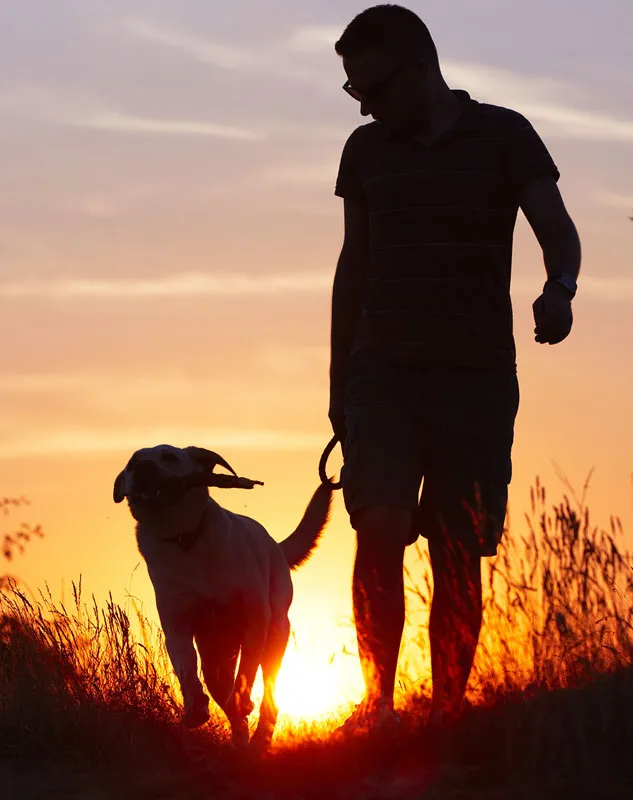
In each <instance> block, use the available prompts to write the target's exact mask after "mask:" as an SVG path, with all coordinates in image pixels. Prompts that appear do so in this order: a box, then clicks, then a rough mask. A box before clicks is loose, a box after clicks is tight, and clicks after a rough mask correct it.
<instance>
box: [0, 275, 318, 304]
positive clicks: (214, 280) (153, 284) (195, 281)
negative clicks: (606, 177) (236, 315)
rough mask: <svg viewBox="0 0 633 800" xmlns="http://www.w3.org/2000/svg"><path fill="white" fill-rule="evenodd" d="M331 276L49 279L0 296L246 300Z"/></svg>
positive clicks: (1, 286) (10, 286)
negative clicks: (212, 297) (243, 298)
mask: <svg viewBox="0 0 633 800" xmlns="http://www.w3.org/2000/svg"><path fill="white" fill-rule="evenodd" d="M331 285H332V275H331V274H330V273H326V272H305V273H294V274H293V273H288V274H277V275H239V274H233V273H230V274H218V275H210V274H208V275H205V274H202V273H183V274H182V275H167V276H165V277H162V278H154V279H147V278H138V279H133V278H131V279H128V280H123V279H121V280H119V279H114V280H101V279H94V280H86V279H79V278H66V279H64V278H59V279H53V280H38V281H35V280H30V281H12V282H5V283H0V297H36V298H37V297H49V298H60V299H65V298H68V299H72V298H86V297H94V298H100V299H130V300H134V299H138V298H160V297H166V298H172V297H199V296H201V295H217V296H224V297H226V296H230V297H249V296H260V295H285V294H314V293H315V292H316V293H318V292H323V291H326V290H328V289H330V288H331Z"/></svg>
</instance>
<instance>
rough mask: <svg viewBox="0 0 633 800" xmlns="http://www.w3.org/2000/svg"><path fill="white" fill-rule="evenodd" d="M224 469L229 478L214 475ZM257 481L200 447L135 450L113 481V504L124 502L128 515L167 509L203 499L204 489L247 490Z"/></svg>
mask: <svg viewBox="0 0 633 800" xmlns="http://www.w3.org/2000/svg"><path fill="white" fill-rule="evenodd" d="M218 466H219V467H224V469H226V470H227V471H228V472H229V473H230V474H229V475H227V474H224V473H216V472H214V469H215V467H218ZM256 483H259V481H251V480H249V479H248V478H240V477H238V476H237V474H236V472H235V470H234V469H233V467H231V465H230V464H228V463H227V462H226V461H225V460H224V459H223V458H222V456H220V455H218V454H217V453H214V452H213V451H211V450H206V449H205V448H203V447H193V446H192V447H184V448H180V447H173V446H172V445H169V444H159V445H157V446H156V447H144V448H142V449H141V450H137V451H136V452H135V453H134V455H133V456H132V457H131V458H130V460H129V461H128V463H127V464H126V466H125V469H123V470H122V471H121V472H120V473H119V474H118V475H117V478H116V480H115V481H114V490H113V497H114V502H115V503H121V502H122V501H123V500H124V499H125V498H127V500H128V502H129V505H130V508H131V510H132V514H133V515H134V516H135V517H137V512H141V513H142V512H143V511H149V510H152V509H153V510H160V509H161V508H163V507H165V506H171V505H173V504H174V503H175V502H177V501H178V500H179V499H180V498H182V497H183V496H185V495H187V496H190V495H191V493H192V492H194V493H195V494H196V495H202V496H204V497H206V496H207V494H208V490H207V488H206V487H208V486H217V487H222V488H226V489H230V488H239V489H251V488H252V487H253V486H254V485H255V484H256Z"/></svg>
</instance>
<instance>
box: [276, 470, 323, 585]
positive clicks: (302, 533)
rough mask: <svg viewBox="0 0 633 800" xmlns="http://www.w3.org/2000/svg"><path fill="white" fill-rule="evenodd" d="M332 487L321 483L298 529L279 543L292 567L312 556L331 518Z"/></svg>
mask: <svg viewBox="0 0 633 800" xmlns="http://www.w3.org/2000/svg"><path fill="white" fill-rule="evenodd" d="M331 503H332V487H331V486H329V485H328V484H321V486H319V488H318V489H317V490H316V492H315V493H314V494H313V495H312V499H311V500H310V502H309V503H308V506H307V508H306V510H305V512H304V514H303V518H302V519H301V522H300V523H299V524H298V525H297V528H296V530H295V531H294V532H293V533H291V534H290V536H288V538H287V539H284V540H283V542H280V543H279V546H280V547H281V549H282V550H283V554H284V555H285V556H286V561H287V562H288V566H289V567H290V569H296V568H297V567H301V566H302V565H303V564H305V562H306V561H307V560H308V559H309V558H310V556H311V555H312V552H313V550H314V548H315V547H316V546H317V543H318V541H319V539H320V537H321V534H322V533H323V530H324V528H325V526H326V525H327V521H328V519H329V518H330V505H331Z"/></svg>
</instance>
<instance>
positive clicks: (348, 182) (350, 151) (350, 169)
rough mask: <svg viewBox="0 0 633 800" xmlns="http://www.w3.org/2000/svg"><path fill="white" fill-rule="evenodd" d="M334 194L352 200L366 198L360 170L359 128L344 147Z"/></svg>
mask: <svg viewBox="0 0 633 800" xmlns="http://www.w3.org/2000/svg"><path fill="white" fill-rule="evenodd" d="M334 194H335V195H336V196H337V197H343V198H347V199H350V200H364V197H365V194H364V192H363V187H362V184H361V181H360V175H359V170H358V129H357V130H355V131H354V132H353V133H352V134H351V135H350V136H349V138H348V139H347V141H346V142H345V146H344V147H343V152H342V153H341V161H340V164H339V169H338V175H337V177H336V187H335V189H334Z"/></svg>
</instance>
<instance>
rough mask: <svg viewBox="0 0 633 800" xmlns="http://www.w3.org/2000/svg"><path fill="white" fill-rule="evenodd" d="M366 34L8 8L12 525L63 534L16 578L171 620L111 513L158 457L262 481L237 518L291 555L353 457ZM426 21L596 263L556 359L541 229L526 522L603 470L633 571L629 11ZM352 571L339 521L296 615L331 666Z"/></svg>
mask: <svg viewBox="0 0 633 800" xmlns="http://www.w3.org/2000/svg"><path fill="white" fill-rule="evenodd" d="M364 7H365V5H364V4H363V3H358V2H348V1H347V0H336V2H334V0H302V2H301V3H297V2H290V0H267V2H266V3H260V2H256V0H249V1H248V2H247V0H234V2H232V3H230V4H227V5H224V4H220V3H208V2H203V1H202V0H177V2H176V0H136V2H123V1H122V0H103V1H99V0H57V2H55V3H43V2H41V0H23V1H22V2H21V3H19V4H17V3H11V4H9V3H4V4H2V5H0V159H1V163H2V165H3V179H2V181H1V182H0V337H1V339H2V341H3V343H4V346H3V348H2V369H1V370H0V494H2V495H5V496H18V495H24V496H26V497H28V499H29V500H30V501H31V506H30V507H29V508H28V509H24V510H23V511H22V513H21V516H19V517H18V516H14V517H11V518H9V520H7V521H6V522H5V525H6V526H8V525H9V523H10V521H11V519H15V520H16V521H17V520H18V519H19V520H21V519H25V520H26V521H29V522H32V523H36V522H41V523H42V525H43V527H44V530H45V533H46V538H45V539H44V540H43V541H37V542H35V543H33V544H32V545H31V546H30V547H29V548H28V551H27V552H26V553H25V555H24V556H23V557H21V558H20V560H19V561H16V562H15V565H14V568H15V571H16V572H18V573H19V574H20V575H21V576H22V577H23V578H24V580H25V581H26V582H27V583H28V584H29V585H30V586H31V587H33V588H36V587H38V586H42V585H43V583H44V582H45V581H47V582H48V583H49V585H50V587H51V589H52V591H53V593H54V594H64V593H65V595H66V596H67V595H68V587H69V584H70V581H71V580H73V579H77V578H78V577H79V575H82V576H83V581H84V587H85V589H86V591H90V592H93V591H94V592H95V593H96V594H97V596H103V595H104V594H105V593H106V592H107V591H109V590H111V591H112V592H113V594H114V595H115V597H124V596H125V595H126V593H131V594H133V595H134V596H137V597H139V598H140V599H141V600H142V602H143V603H144V604H145V605H146V607H147V610H148V612H150V613H151V612H152V608H153V606H152V603H153V597H152V593H151V586H150V584H149V581H148V579H147V575H146V573H145V571H144V567H143V566H142V565H141V566H140V567H139V566H138V565H139V563H140V556H139V555H138V552H137V551H136V547H135V542H134V536H133V520H132V518H131V517H130V515H129V512H128V511H127V509H126V508H125V507H124V506H115V505H114V504H113V502H112V484H113V481H114V478H115V477H116V474H117V473H118V472H119V470H120V469H121V468H122V467H123V466H124V464H125V462H126V461H127V459H128V458H129V456H130V455H131V453H132V452H133V451H134V450H135V449H137V448H138V447H143V446H148V445H152V444H157V443H159V442H164V441H166V442H169V443H172V444H176V445H181V446H185V445H189V444H197V445H200V446H206V447H209V448H210V449H213V450H217V451H219V452H220V453H221V454H222V455H223V456H224V457H225V458H226V459H227V460H228V461H229V462H230V463H231V464H232V465H233V466H234V467H235V469H236V470H237V471H238V473H239V474H242V475H246V476H248V477H251V478H255V479H259V480H263V481H264V483H265V485H264V487H258V488H257V489H256V490H253V491H252V492H248V493H247V492H242V493H239V492H235V491H234V492H233V493H231V492H224V493H222V494H221V496H220V494H219V493H218V495H217V499H218V500H220V502H222V503H223V504H225V505H226V506H227V507H229V508H231V509H233V510H236V511H240V512H242V513H249V514H252V515H254V516H256V517H257V518H258V519H259V520H260V521H262V522H263V523H264V524H265V525H266V526H267V527H268V529H269V530H270V532H271V534H272V535H273V536H274V537H275V538H277V539H281V538H283V537H284V536H285V535H287V534H288V533H289V532H290V531H291V530H292V529H293V527H294V525H295V524H296V523H297V522H298V520H299V518H300V516H301V514H302V512H303V509H304V507H305V504H306V503H307V501H308V498H309V496H310V495H311V493H312V491H313V490H314V488H315V486H316V482H317V471H316V467H317V462H318V458H319V455H320V453H321V451H322V449H323V447H324V446H325V444H326V442H327V441H328V439H329V436H330V429H329V424H328V420H327V399H328V379H327V371H328V359H329V353H328V341H329V319H330V318H329V314H330V292H331V284H332V278H333V274H334V268H335V265H336V259H337V257H338V252H339V249H340V245H341V240H342V207H341V201H340V200H339V199H337V198H336V197H334V195H333V187H334V181H335V176H336V170H337V166H338V159H339V157H340V151H341V148H342V146H343V144H344V142H345V139H346V137H347V136H348V135H349V133H350V132H351V131H352V130H353V129H354V128H355V127H356V126H357V125H358V124H361V122H362V120H361V118H360V116H359V114H358V105H357V104H355V103H354V102H353V101H352V100H350V98H349V97H348V96H347V95H346V94H345V93H344V92H342V91H341V85H342V83H343V81H344V77H345V76H344V74H343V70H342V66H341V63H340V61H339V59H338V57H337V56H336V55H335V53H334V51H333V43H334V41H335V40H336V38H337V37H338V36H339V35H340V33H341V32H342V30H343V28H344V27H345V25H346V24H347V22H349V20H350V19H351V18H352V17H353V16H354V15H355V14H356V13H358V12H359V11H361V10H362V9H363V8H364ZM410 7H411V8H412V9H413V10H415V11H416V12H417V13H418V14H420V16H422V18H423V19H424V20H425V21H426V22H427V24H428V26H429V28H430V30H431V32H432V34H433V36H434V38H435V41H436V43H437V47H438V51H439V54H440V60H441V63H442V68H443V72H444V75H445V77H446V79H447V81H448V83H449V85H451V86H452V87H453V88H464V89H467V90H468V91H469V92H470V93H471V95H472V96H473V97H474V98H476V99H478V100H481V101H485V102H491V103H495V104H498V105H505V106H509V107H512V108H515V109H516V110H518V111H520V112H522V113H523V114H525V115H526V116H527V117H528V118H529V119H530V120H531V122H532V123H533V124H534V126H535V127H536V128H537V130H538V131H539V133H540V134H541V136H542V137H543V139H544V140H545V142H546V144H547V145H548V147H549V149H550V152H551V153H552V155H553V157H554V159H555V161H556V163H557V165H558V167H559V169H560V171H561V181H560V188H561V191H562V193H563V196H564V198H565V201H566V204H567V207H568V209H569V211H570V213H571V215H572V217H573V219H574V221H575V223H576V225H577V227H578V230H579V233H580V237H581V240H582V245H583V267H582V272H581V277H580V281H579V287H580V288H579V292H578V295H577V298H576V300H575V301H574V313H575V327H574V330H573V332H572V335H571V337H570V338H569V339H568V340H567V341H566V342H564V343H563V344H561V345H558V346H556V347H549V346H541V345H537V344H536V343H534V341H533V333H532V329H533V322H532V319H531V304H532V301H533V300H534V299H535V298H536V296H537V295H538V294H539V293H540V289H541V286H542V283H543V280H544V276H545V273H544V267H543V263H542V257H541V253H540V250H539V248H538V245H537V243H536V241H535V239H534V237H533V235H532V233H531V231H530V230H529V228H528V226H527V224H526V223H525V221H524V220H523V219H522V218H520V219H519V222H518V225H517V231H516V237H515V253H514V266H513V286H512V296H513V302H514V309H515V337H516V342H517V349H518V364H519V367H518V369H519V380H520V385H521V407H520V410H519V416H518V419H517V425H516V438H515V446H514V479H513V484H512V487H511V493H510V513H511V518H514V519H517V520H520V519H521V517H522V515H523V512H524V511H525V510H526V509H527V507H528V497H529V494H528V492H529V486H530V485H531V483H532V482H533V480H534V478H535V476H536V475H539V476H540V477H541V479H542V480H543V481H544V483H545V484H546V486H547V488H548V491H549V496H550V497H551V498H552V500H555V499H557V498H558V497H560V496H561V494H562V492H563V491H565V489H564V485H563V483H562V481H561V479H560V477H559V475H560V473H561V472H562V473H564V475H565V476H566V477H567V479H568V480H569V482H570V483H571V485H572V486H573V487H574V488H575V489H577V490H578V491H579V492H580V491H581V490H582V486H583V483H584V481H585V479H586V477H587V475H588V474H589V472H590V470H592V469H594V472H593V475H592V478H591V482H590V489H589V494H588V501H589V504H590V506H591V509H592V514H593V515H594V519H595V521H596V523H598V524H604V525H607V524H608V520H609V516H610V515H611V514H614V515H619V516H620V517H621V519H622V522H623V524H624V528H625V541H626V543H627V545H628V546H629V547H632V548H633V413H632V412H633V402H632V398H633V374H632V371H631V364H632V363H633V314H632V313H631V312H632V310H633V271H632V270H631V264H632V257H633V223H631V222H630V221H629V220H628V217H629V216H631V215H633V49H632V48H631V47H630V31H631V30H632V29H633V5H632V4H631V3H630V2H628V0H604V2H601V3H599V4H598V3H596V2H589V1H588V0H558V2H557V3H556V4H552V3H551V2H549V0H533V1H532V2H531V3H524V4H517V3H515V2H513V1H511V0H472V2H471V1H469V0H450V1H447V0H429V2H425V3H420V2H412V3H411V4H410ZM332 465H333V467H336V466H337V464H336V463H335V459H333V461H332ZM513 514H514V517H512V515H513ZM7 529H8V528H7ZM353 551H354V538H353V532H352V531H351V529H350V528H349V524H348V522H347V518H346V516H345V513H344V510H343V504H342V499H341V498H340V496H337V497H336V505H335V513H334V516H333V519H332V522H331V524H330V526H329V528H328V531H327V534H326V536H324V540H323V544H322V545H321V547H320V549H319V551H318V552H317V553H316V555H315V556H314V558H313V560H312V561H311V562H310V564H309V565H308V566H306V567H305V568H304V569H303V570H302V571H301V572H299V573H297V574H296V576H295V587H296V600H295V606H294V608H293V620H294V622H295V627H296V629H297V630H298V631H299V632H300V633H301V635H303V636H304V637H307V636H309V635H312V634H314V636H315V637H318V635H319V632H323V631H325V630H327V631H329V633H328V636H329V638H328V642H329V643H330V644H331V646H332V648H333V649H335V647H336V646H338V644H340V643H341V642H343V641H345V642H347V641H349V637H350V628H349V624H348V621H349V616H350V613H351V601H350V580H351V565H352V558H353ZM337 637H338V638H337Z"/></svg>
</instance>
